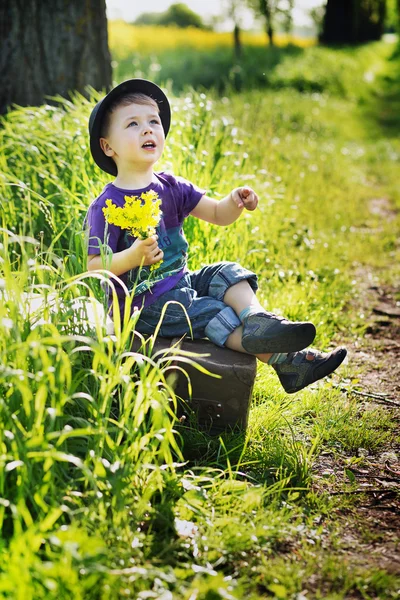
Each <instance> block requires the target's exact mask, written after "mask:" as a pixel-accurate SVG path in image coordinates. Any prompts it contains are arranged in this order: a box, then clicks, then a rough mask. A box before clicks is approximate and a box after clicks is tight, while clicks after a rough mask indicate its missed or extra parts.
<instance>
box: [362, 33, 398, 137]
mask: <svg viewBox="0 0 400 600" xmlns="http://www.w3.org/2000/svg"><path fill="white" fill-rule="evenodd" d="M367 112H368V116H369V117H370V118H372V121H373V122H375V124H376V126H377V130H378V131H374V132H373V135H375V134H376V133H379V134H380V135H384V136H386V137H388V138H394V137H398V135H399V133H400V43H398V45H397V46H396V47H395V48H394V50H393V52H392V54H391V55H390V57H389V59H388V67H387V70H386V73H385V74H384V75H382V76H381V77H380V78H379V80H378V85H377V88H376V91H375V94H374V96H373V98H372V100H371V105H370V106H368V108H367Z"/></svg>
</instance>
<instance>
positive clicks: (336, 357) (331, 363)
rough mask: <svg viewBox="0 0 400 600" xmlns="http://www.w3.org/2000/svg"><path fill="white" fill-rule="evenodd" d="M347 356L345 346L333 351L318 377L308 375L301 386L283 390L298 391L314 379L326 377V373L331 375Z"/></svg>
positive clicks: (314, 380)
mask: <svg viewBox="0 0 400 600" xmlns="http://www.w3.org/2000/svg"><path fill="white" fill-rule="evenodd" d="M346 356H347V350H346V348H339V349H338V350H337V352H335V353H334V354H333V355H332V356H331V357H330V358H329V359H328V360H327V361H326V363H325V366H326V369H325V370H324V371H322V373H321V375H319V376H318V377H315V378H313V377H311V378H310V377H309V378H308V380H307V379H306V381H305V382H304V383H303V385H302V386H300V387H297V388H294V389H290V390H286V389H285V392H286V393H287V394H295V393H296V392H300V390H303V389H304V388H305V387H307V386H308V385H311V384H312V383H315V382H316V381H320V380H321V379H323V378H324V377H327V376H328V375H331V373H333V372H334V371H336V369H337V368H338V367H340V365H341V364H342V362H343V361H344V359H345V358H346ZM310 379H311V380H310Z"/></svg>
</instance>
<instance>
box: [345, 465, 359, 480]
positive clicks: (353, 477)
mask: <svg viewBox="0 0 400 600" xmlns="http://www.w3.org/2000/svg"><path fill="white" fill-rule="evenodd" d="M344 472H345V473H346V475H347V477H348V478H349V480H350V481H351V483H354V482H355V481H356V476H355V475H354V473H353V471H350V469H346V468H345V469H344Z"/></svg>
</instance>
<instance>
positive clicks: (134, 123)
mask: <svg viewBox="0 0 400 600" xmlns="http://www.w3.org/2000/svg"><path fill="white" fill-rule="evenodd" d="M131 125H137V122H136V121H131V122H130V123H128V127H130V126H131Z"/></svg>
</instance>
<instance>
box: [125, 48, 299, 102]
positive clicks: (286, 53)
mask: <svg viewBox="0 0 400 600" xmlns="http://www.w3.org/2000/svg"><path fill="white" fill-rule="evenodd" d="M302 53H304V48H301V47H299V46H295V45H294V44H288V45H287V46H284V47H277V46H272V47H270V46H244V47H243V52H242V56H241V57H240V59H239V60H237V59H236V58H235V56H234V52H233V48H229V47H228V48H227V47H220V48H218V47H217V48H211V49H209V50H198V49H195V48H187V49H185V48H177V49H171V50H165V51H164V52H163V55H162V57H159V58H158V60H159V62H160V63H161V65H158V64H156V63H157V61H156V63H155V62H154V61H155V57H154V56H146V55H143V56H140V55H139V56H137V57H136V58H135V59H134V60H133V61H132V57H129V58H126V59H125V60H122V61H120V62H119V64H118V66H117V67H116V68H115V70H114V79H115V80H116V81H123V80H124V79H127V78H129V77H132V76H139V75H138V74H137V73H136V70H137V69H140V76H144V77H145V78H149V79H151V80H152V81H154V82H155V83H157V84H158V85H164V84H166V83H167V82H170V85H171V88H172V91H173V92H174V93H176V94H178V93H180V92H182V91H184V90H185V89H187V88H188V87H189V88H190V87H193V88H194V89H196V90H197V91H207V90H210V89H213V90H215V91H216V92H217V93H219V94H222V93H228V92H240V91H242V90H245V89H249V88H251V89H254V88H265V87H267V86H268V85H269V76H270V75H271V73H272V72H273V71H274V69H275V68H276V67H277V65H278V64H279V63H281V62H283V61H284V60H285V59H287V58H291V57H292V58H295V57H297V56H299V55H301V54H302Z"/></svg>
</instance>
